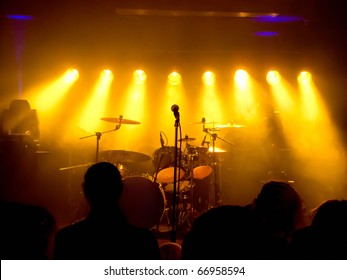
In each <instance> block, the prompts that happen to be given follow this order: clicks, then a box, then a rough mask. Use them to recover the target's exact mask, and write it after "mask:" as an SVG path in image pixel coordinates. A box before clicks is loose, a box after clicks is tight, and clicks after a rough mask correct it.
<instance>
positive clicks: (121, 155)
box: [100, 150, 151, 163]
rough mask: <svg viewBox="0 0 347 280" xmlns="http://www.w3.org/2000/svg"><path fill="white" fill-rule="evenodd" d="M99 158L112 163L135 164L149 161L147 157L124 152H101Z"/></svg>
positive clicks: (136, 153)
mask: <svg viewBox="0 0 347 280" xmlns="http://www.w3.org/2000/svg"><path fill="white" fill-rule="evenodd" d="M100 158H102V159H104V160H106V161H109V162H113V163H136V162H141V161H147V160H150V159H151V157H150V156H149V155H146V154H142V153H138V152H133V151H126V150H106V151H101V152H100Z"/></svg>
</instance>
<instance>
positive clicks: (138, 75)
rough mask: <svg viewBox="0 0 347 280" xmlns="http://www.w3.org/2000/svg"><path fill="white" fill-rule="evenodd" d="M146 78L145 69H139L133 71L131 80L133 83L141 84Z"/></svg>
mask: <svg viewBox="0 0 347 280" xmlns="http://www.w3.org/2000/svg"><path fill="white" fill-rule="evenodd" d="M146 80H147V75H146V73H145V71H143V70H141V69H138V70H135V71H134V74H133V81H134V83H135V84H139V85H140V84H143V83H145V82H146Z"/></svg>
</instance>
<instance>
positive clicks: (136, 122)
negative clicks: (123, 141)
mask: <svg viewBox="0 0 347 280" xmlns="http://www.w3.org/2000/svg"><path fill="white" fill-rule="evenodd" d="M101 120H102V121H106V122H111V123H121V124H141V123H140V122H138V121H133V120H128V119H122V118H101Z"/></svg>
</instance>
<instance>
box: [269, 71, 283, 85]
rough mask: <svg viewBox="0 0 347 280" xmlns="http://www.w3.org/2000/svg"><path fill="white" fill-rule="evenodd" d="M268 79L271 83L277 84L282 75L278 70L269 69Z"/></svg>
mask: <svg viewBox="0 0 347 280" xmlns="http://www.w3.org/2000/svg"><path fill="white" fill-rule="evenodd" d="M266 80H267V82H268V83H269V84H270V85H277V84H279V82H280V81H281V75H280V73H279V72H278V71H269V72H268V73H267V75H266Z"/></svg>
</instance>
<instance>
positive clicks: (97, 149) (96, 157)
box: [80, 115, 123, 162]
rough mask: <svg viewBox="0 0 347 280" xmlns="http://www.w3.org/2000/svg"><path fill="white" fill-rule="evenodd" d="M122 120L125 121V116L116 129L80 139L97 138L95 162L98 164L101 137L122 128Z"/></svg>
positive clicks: (121, 117) (120, 117)
mask: <svg viewBox="0 0 347 280" xmlns="http://www.w3.org/2000/svg"><path fill="white" fill-rule="evenodd" d="M122 120H123V116H122V115H120V116H119V124H117V125H116V126H115V128H114V129H111V130H107V131H104V132H95V133H94V134H91V135H87V136H84V137H81V138H80V139H85V138H89V137H93V136H96V154H95V162H98V161H99V142H100V138H101V136H102V135H103V134H105V133H109V132H113V131H116V130H119V129H120V127H121V126H122Z"/></svg>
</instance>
